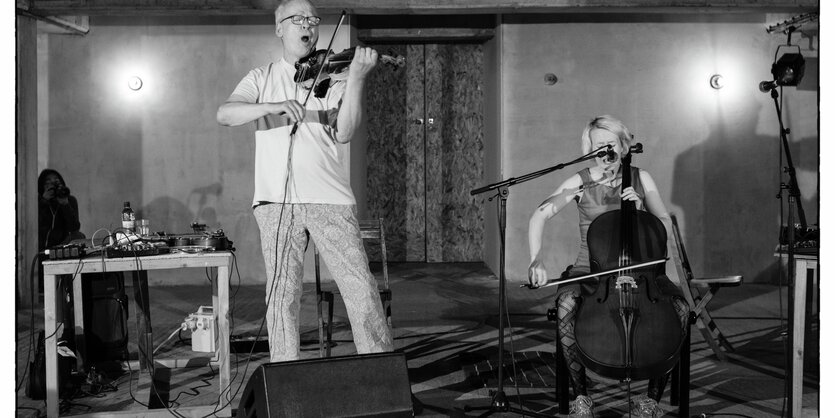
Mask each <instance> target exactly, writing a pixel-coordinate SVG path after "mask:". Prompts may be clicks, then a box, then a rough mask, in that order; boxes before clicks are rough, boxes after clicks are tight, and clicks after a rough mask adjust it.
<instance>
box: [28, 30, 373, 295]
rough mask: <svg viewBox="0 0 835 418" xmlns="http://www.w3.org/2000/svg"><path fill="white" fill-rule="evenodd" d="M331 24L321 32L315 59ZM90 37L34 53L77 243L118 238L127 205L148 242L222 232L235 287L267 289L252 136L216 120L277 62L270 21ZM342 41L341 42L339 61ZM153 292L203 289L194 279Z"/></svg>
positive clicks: (51, 161)
mask: <svg viewBox="0 0 835 418" xmlns="http://www.w3.org/2000/svg"><path fill="white" fill-rule="evenodd" d="M336 21H337V19H336V18H335V17H331V18H328V19H326V20H325V21H324V22H323V24H322V25H321V32H320V47H322V48H324V47H325V46H326V45H327V42H328V40H329V38H330V36H331V33H332V32H333V29H334V27H335V24H336ZM90 26H91V30H90V33H89V34H88V35H87V36H84V37H80V36H63V35H41V36H42V37H45V39H41V41H40V42H39V45H41V46H42V47H45V48H46V49H47V51H48V52H47V53H46V54H40V60H41V62H40V64H39V65H40V69H43V71H45V72H46V74H45V75H43V76H41V78H40V81H41V83H47V84H48V85H47V86H42V87H46V91H47V92H48V93H47V94H44V95H43V96H45V100H42V101H41V103H39V106H40V110H39V111H40V112H41V113H45V114H48V116H49V117H48V121H45V122H44V121H42V123H41V129H40V133H39V134H40V135H41V143H43V144H48V152H46V153H44V155H48V160H46V161H47V163H46V165H47V166H49V167H52V168H55V169H57V170H58V171H59V172H61V173H62V174H63V175H64V177H65V179H66V181H67V183H68V186H69V187H70V189H71V190H72V192H73V194H74V195H75V196H77V198H78V201H79V210H80V218H81V219H80V220H81V225H82V232H84V233H85V234H86V235H87V236H88V237H91V236H92V235H93V234H94V233H95V232H96V230H97V229H99V228H109V229H112V228H116V227H118V226H119V225H120V223H119V222H120V221H119V215H120V213H121V208H122V202H123V201H130V202H131V205H132V206H133V208H134V210H135V211H136V212H137V217H138V218H147V219H150V222H151V230H152V231H162V230H164V231H166V232H169V233H187V232H190V227H189V226H190V224H191V223H192V222H193V221H199V222H202V223H206V224H207V226H208V227H209V228H212V229H223V230H224V231H225V232H226V234H227V235H228V236H229V238H230V239H231V240H232V241H233V242H234V245H235V247H236V248H237V253H236V254H237V262H238V267H239V269H240V274H241V276H242V278H243V280H244V281H245V282H253V281H254V282H263V281H264V274H265V273H264V263H263V258H262V256H261V249H260V239H259V234H258V226H257V224H256V222H255V218H254V217H253V215H252V210H251V202H252V193H253V169H254V167H253V166H254V151H255V143H254V124H250V125H247V126H241V127H236V128H228V127H222V126H219V125H218V123H217V122H216V120H215V114H216V111H217V107H218V106H219V105H220V104H221V103H222V102H223V101H224V100H226V98H227V97H228V96H229V94H230V93H231V92H232V90H233V89H234V88H235V86H236V85H237V83H238V82H239V81H240V79H241V78H242V77H243V76H244V75H246V73H247V72H248V71H249V70H250V69H251V68H254V67H257V66H261V65H265V64H267V63H269V62H270V61H272V60H274V59H275V60H277V59H279V58H280V56H281V55H280V53H281V50H280V44H279V41H278V39H277V38H276V37H275V34H274V23H273V18H272V16H271V15H267V16H262V17H257V18H254V17H249V18H237V19H236V18H216V17H215V18H208V17H204V18H193V19H183V18H176V19H167V18H136V17H132V18H91V20H90ZM349 31H350V29H349V28H348V27H347V26H345V27H343V29H342V30H340V36H339V37H338V38H337V40H336V42H335V43H334V47H335V49H336V50H337V51H339V50H341V48H344V47H346V46H347V44H348V42H347V39H348V36H349V34H348V32H349ZM131 75H139V76H140V77H141V78H142V79H143V81H144V85H143V87H142V89H141V90H139V91H132V90H129V89H128V87H127V78H128V77H129V76H131ZM41 168H43V167H41ZM363 169H364V167H363ZM355 187H356V186H355ZM103 234H105V233H104V232H99V233H98V235H97V236H98V237H101V236H103ZM308 269H309V271H310V272H311V274H308V275H307V276H308V277H312V268H311V267H308ZM151 280H152V281H157V282H159V281H165V282H172V283H184V284H185V283H194V282H198V283H199V282H201V281H203V280H205V279H204V273H203V272H202V271H190V272H171V273H169V274H154V275H152V277H151Z"/></svg>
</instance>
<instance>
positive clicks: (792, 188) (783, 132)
mask: <svg viewBox="0 0 835 418" xmlns="http://www.w3.org/2000/svg"><path fill="white" fill-rule="evenodd" d="M777 97H778V93H777V89H776V88H772V89H771V98H772V99H773V100H774V108H775V109H776V110H777V121H778V122H779V124H780V140H781V142H782V144H783V150H784V152H785V153H786V168H785V171H786V173H788V175H789V184H785V183H781V184H780V189H781V192H780V193H781V194H782V190H783V189H786V190H788V192H789V216H788V227H787V228H786V234H787V235H788V239H787V240H786V254H787V257H788V261H787V263H786V264H787V268H788V270H789V271H788V275H787V276H788V282H789V303H788V305H789V318H790V320H789V330H788V336H787V337H788V344H789V346H790V347H792V348H791V349H787V350H786V354H787V361H788V364H787V365H786V369H787V371H788V373H787V379H788V380H787V381H786V387H787V388H788V396H787V398H788V404H789V411H791V410H792V409H793V406H794V402H799V401H800V399H794V395H793V394H792V392H793V390H792V388H791V386H790V382H791V381H792V378H793V376H794V374H795V373H797V372H798V371H797V370H794V367H793V361H792V360H793V352H794V348H793V345H794V334H795V333H796V332H801V333H803V332H805V330H802V329H801V330H796V329H794V321H793V318H794V311H795V309H797V306H795V304H794V292H795V281H796V280H797V277H795V276H796V273H797V272H796V271H795V259H794V258H795V257H794V256H795V248H794V241H795V233H796V230H795V226H794V217H795V207H797V212H798V213H797V214H798V216H799V218H800V227H801V230H802V231H805V230H806V227H807V224H806V214H805V213H804V212H803V205H802V203H801V201H800V188H799V187H798V185H797V176H796V173H795V169H794V163H793V162H792V154H791V150H790V149H789V140H788V138H787V135H788V134H789V132H790V131H789V129H786V128H785V127H784V126H783V112H782V109H781V108H780V103H779V102H778V100H777ZM780 197H781V195H780V194H778V195H777V198H780ZM781 252H782V251H781ZM802 280H806V278H805V277H803V278H802ZM801 308H802V309H805V306H801ZM801 369H802V365H801ZM800 372H801V373H802V370H800Z"/></svg>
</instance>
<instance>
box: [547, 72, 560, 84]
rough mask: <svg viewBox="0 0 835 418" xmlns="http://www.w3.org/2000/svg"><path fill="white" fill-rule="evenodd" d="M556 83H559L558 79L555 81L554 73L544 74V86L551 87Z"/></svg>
mask: <svg viewBox="0 0 835 418" xmlns="http://www.w3.org/2000/svg"><path fill="white" fill-rule="evenodd" d="M557 81H559V79H557V75H556V74H554V73H548V74H545V85H546V86H553V85H554V84H557Z"/></svg>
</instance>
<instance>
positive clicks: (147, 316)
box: [133, 270, 154, 376]
mask: <svg viewBox="0 0 835 418" xmlns="http://www.w3.org/2000/svg"><path fill="white" fill-rule="evenodd" d="M133 302H134V306H135V307H136V334H137V335H136V336H137V344H138V345H139V370H140V371H142V370H145V369H146V368H148V369H149V371H150V373H151V375H152V376H153V374H154V334H153V332H152V329H151V310H150V303H149V295H148V272H146V271H144V270H141V271H134V272H133Z"/></svg>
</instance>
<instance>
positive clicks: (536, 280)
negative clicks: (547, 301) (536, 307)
mask: <svg viewBox="0 0 835 418" xmlns="http://www.w3.org/2000/svg"><path fill="white" fill-rule="evenodd" d="M528 281H529V282H530V283H531V286H533V287H539V286H542V285H545V284H547V283H548V272H547V271H546V270H545V263H543V262H542V261H541V260H540V259H539V258H535V259H534V260H533V261H531V265H530V266H529V267H528Z"/></svg>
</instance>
